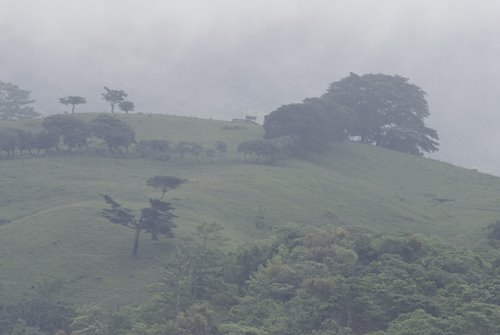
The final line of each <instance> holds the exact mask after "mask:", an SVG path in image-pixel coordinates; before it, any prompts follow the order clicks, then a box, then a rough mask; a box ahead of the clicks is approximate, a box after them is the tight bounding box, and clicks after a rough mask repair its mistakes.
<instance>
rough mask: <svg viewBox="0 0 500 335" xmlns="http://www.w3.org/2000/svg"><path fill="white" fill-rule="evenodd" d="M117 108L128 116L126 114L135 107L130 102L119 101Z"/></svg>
mask: <svg viewBox="0 0 500 335" xmlns="http://www.w3.org/2000/svg"><path fill="white" fill-rule="evenodd" d="M118 107H119V108H120V109H121V110H122V111H124V112H125V113H127V114H128V112H132V111H133V110H134V108H135V105H134V103H133V102H132V101H121V102H120V103H118Z"/></svg>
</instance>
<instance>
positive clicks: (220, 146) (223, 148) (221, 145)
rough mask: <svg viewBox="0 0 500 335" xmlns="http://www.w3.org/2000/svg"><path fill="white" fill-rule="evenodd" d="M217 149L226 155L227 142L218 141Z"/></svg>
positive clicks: (220, 153)
mask: <svg viewBox="0 0 500 335" xmlns="http://www.w3.org/2000/svg"><path fill="white" fill-rule="evenodd" d="M215 150H217V152H218V153H219V155H224V154H226V153H227V143H226V142H224V141H220V140H219V141H217V142H216V143H215Z"/></svg>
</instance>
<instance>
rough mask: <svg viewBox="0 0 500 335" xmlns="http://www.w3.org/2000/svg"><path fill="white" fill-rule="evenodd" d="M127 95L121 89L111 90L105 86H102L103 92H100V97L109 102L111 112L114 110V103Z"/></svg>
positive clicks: (122, 99)
mask: <svg viewBox="0 0 500 335" xmlns="http://www.w3.org/2000/svg"><path fill="white" fill-rule="evenodd" d="M126 97H127V93H125V91H122V90H112V89H110V88H108V87H106V86H104V93H103V94H102V98H103V99H104V100H106V101H107V102H109V104H110V105H111V113H114V112H115V105H116V104H119V103H120V102H122V101H124V100H125V98H126Z"/></svg>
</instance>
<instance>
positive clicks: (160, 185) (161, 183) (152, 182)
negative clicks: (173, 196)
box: [146, 176, 187, 199]
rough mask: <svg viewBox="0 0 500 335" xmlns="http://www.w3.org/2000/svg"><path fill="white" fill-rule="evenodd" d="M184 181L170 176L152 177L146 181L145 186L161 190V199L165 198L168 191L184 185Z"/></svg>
mask: <svg viewBox="0 0 500 335" xmlns="http://www.w3.org/2000/svg"><path fill="white" fill-rule="evenodd" d="M186 182H187V180H186V179H182V178H177V177H172V176H154V177H151V178H149V179H148V180H147V182H146V184H147V185H148V186H149V187H153V188H154V189H156V190H161V198H162V199H163V197H164V196H165V193H167V192H168V191H169V190H173V189H176V188H178V187H179V186H181V185H182V184H184V183H186Z"/></svg>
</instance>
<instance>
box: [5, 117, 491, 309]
mask: <svg viewBox="0 0 500 335" xmlns="http://www.w3.org/2000/svg"><path fill="white" fill-rule="evenodd" d="M81 117H82V118H84V119H85V120H90V119H91V118H93V117H94V115H90V114H87V115H82V116H81ZM120 117H121V118H122V119H123V120H124V121H126V122H127V123H129V124H130V125H131V126H132V127H133V128H134V130H135V131H136V133H137V138H138V139H139V140H140V139H159V138H165V139H168V140H171V141H174V142H176V141H182V140H186V141H197V142H201V143H203V144H204V145H205V146H207V147H209V146H213V144H214V143H215V141H217V140H223V141H226V142H227V143H228V145H229V150H230V152H229V154H228V155H227V157H225V158H216V159H214V160H208V159H206V158H205V159H200V160H197V159H186V160H183V161H178V160H176V161H169V162H161V161H153V160H141V159H113V158H98V157H89V156H77V155H72V156H65V157H46V158H33V159H29V158H24V159H15V160H4V161H0V169H1V177H0V219H2V220H8V221H11V222H10V223H8V224H5V225H2V226H0V250H1V252H0V298H3V299H11V298H13V297H16V296H19V295H20V294H22V292H26V291H29V289H30V288H31V287H32V286H33V285H36V284H38V283H40V282H42V281H44V280H49V281H52V280H61V281H63V282H65V283H66V288H67V293H68V294H69V295H70V296H72V297H73V298H74V300H75V301H78V302H80V303H81V302H87V301H93V302H96V301H102V302H104V303H110V302H111V303H115V302H121V301H126V302H138V301H141V300H142V299H144V298H145V297H147V296H148V294H149V291H148V287H149V285H151V284H152V283H154V282H155V281H156V280H157V278H158V273H159V271H161V267H162V264H163V261H162V260H164V259H165V257H166V255H168V253H169V251H170V248H171V242H170V241H168V240H164V239H163V240H160V241H156V242H154V241H151V240H148V239H147V238H146V237H145V236H144V237H143V239H142V240H141V246H140V250H139V256H138V257H137V258H135V259H134V258H132V257H131V255H130V253H131V247H132V238H133V236H132V234H131V232H130V231H129V230H127V229H124V228H122V227H119V226H116V225H112V224H111V223H109V222H107V221H105V220H104V219H103V218H101V217H100V216H99V215H98V212H99V210H100V209H101V208H103V206H104V202H103V201H102V199H101V198H100V196H99V193H109V194H111V195H113V197H114V198H115V199H116V200H118V201H120V202H122V203H123V204H125V205H128V206H130V207H133V208H136V209H140V208H142V207H144V206H145V205H146V201H147V198H148V197H152V196H158V192H155V191H153V190H151V189H148V188H147V187H146V179H147V178H149V177H151V176H154V175H159V174H166V175H167V174H168V175H175V176H178V177H182V178H186V179H189V183H188V184H186V185H184V186H182V187H181V188H180V189H178V190H175V191H172V192H171V193H169V194H167V197H168V198H169V199H170V200H171V201H172V202H173V204H174V206H175V207H176V210H175V214H176V215H178V218H177V219H176V223H177V225H178V228H177V229H176V232H177V234H178V235H179V236H182V235H188V234H189V233H190V232H191V231H192V229H193V227H195V226H196V225H197V224H200V223H203V222H209V223H210V222H214V221H215V222H218V223H220V224H222V225H223V226H224V227H225V230H224V234H225V235H226V236H227V237H228V238H229V239H230V240H229V242H228V248H230V247H231V246H235V245H237V244H239V243H241V242H242V241H246V240H252V239H255V238H261V237H263V236H265V234H266V233H265V232H262V231H259V230H257V229H256V228H255V226H254V225H253V223H252V218H253V217H254V216H255V215H256V214H257V212H258V211H257V208H258V207H259V206H260V207H261V208H262V209H263V212H264V216H265V219H266V221H267V222H268V223H269V224H270V225H271V226H278V225H282V224H286V223H290V222H293V223H297V224H301V225H316V224H320V225H324V224H327V225H328V224H353V225H359V226H364V227H368V228H371V229H375V230H381V231H415V232H421V233H426V234H433V235H437V236H439V237H441V238H443V239H445V240H447V241H450V242H454V243H461V244H466V245H470V246H476V245H480V244H481V243H483V242H484V241H485V237H484V236H485V231H484V230H483V228H484V227H485V226H487V225H488V224H489V223H491V222H492V221H494V220H496V219H498V218H499V217H500V213H499V212H500V202H499V200H500V199H499V198H500V179H499V178H496V177H493V176H489V175H485V174H481V173H477V172H473V171H470V170H466V169H462V168H458V167H454V166H451V165H449V164H444V163H440V162H436V161H432V160H428V159H424V158H420V157H414V156H409V155H405V154H400V153H397V152H394V151H389V150H385V149H380V148H376V147H372V146H367V145H361V144H355V143H342V144H338V145H335V146H333V147H332V148H331V150H329V151H328V152H326V153H324V154H315V155H313V156H311V157H310V159H308V160H307V161H305V160H290V161H288V162H285V163H280V164H277V165H274V166H269V165H259V164H246V163H244V162H243V161H242V160H241V158H240V157H239V155H238V154H237V152H236V147H237V145H238V144H239V143H240V142H241V141H243V140H246V139H250V138H255V137H259V136H261V135H262V129H261V127H259V126H253V125H245V124H242V125H238V126H239V128H236V129H234V128H233V127H234V126H235V124H232V123H230V122H222V121H209V120H200V119H194V118H183V117H172V116H159V115H154V116H152V117H148V116H146V115H120ZM0 126H10V127H21V128H24V129H27V130H36V129H38V128H40V121H38V120H31V121H23V122H4V123H2V124H0ZM228 128H229V129H228Z"/></svg>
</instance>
